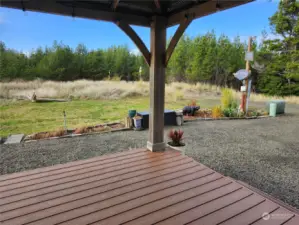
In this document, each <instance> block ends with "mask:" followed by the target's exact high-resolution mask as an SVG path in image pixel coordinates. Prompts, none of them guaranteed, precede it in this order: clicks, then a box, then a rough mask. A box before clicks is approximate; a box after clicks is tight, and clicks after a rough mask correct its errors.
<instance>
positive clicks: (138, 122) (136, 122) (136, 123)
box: [134, 119, 142, 128]
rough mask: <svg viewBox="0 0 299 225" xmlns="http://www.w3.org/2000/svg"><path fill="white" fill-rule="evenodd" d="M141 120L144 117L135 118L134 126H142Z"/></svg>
mask: <svg viewBox="0 0 299 225" xmlns="http://www.w3.org/2000/svg"><path fill="white" fill-rule="evenodd" d="M141 120H142V119H134V126H135V127H136V128H141Z"/></svg>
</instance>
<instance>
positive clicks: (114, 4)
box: [112, 0, 119, 11]
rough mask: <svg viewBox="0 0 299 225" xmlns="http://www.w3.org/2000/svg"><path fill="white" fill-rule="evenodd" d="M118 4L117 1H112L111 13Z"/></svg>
mask: <svg viewBox="0 0 299 225" xmlns="http://www.w3.org/2000/svg"><path fill="white" fill-rule="evenodd" d="M118 3H119V0H113V3H112V9H113V11H115V10H116V8H117V6H118Z"/></svg>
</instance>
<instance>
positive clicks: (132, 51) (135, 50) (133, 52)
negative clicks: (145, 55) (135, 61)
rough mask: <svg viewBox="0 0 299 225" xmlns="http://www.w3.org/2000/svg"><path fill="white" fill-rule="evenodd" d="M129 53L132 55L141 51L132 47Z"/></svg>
mask: <svg viewBox="0 0 299 225" xmlns="http://www.w3.org/2000/svg"><path fill="white" fill-rule="evenodd" d="M130 54H132V55H140V54H141V53H140V51H139V49H138V48H134V49H132V50H131V51H130Z"/></svg>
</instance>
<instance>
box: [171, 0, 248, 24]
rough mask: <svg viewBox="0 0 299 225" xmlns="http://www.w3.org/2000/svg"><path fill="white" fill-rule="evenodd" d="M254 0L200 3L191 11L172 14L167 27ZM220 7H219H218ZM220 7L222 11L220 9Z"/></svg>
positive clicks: (190, 9) (211, 0)
mask: <svg viewBox="0 0 299 225" xmlns="http://www.w3.org/2000/svg"><path fill="white" fill-rule="evenodd" d="M252 1H254V0H245V1H244V0H243V1H241V0H227V1H219V2H218V1H213V0H210V1H208V2H206V3H199V4H197V5H195V6H193V7H191V8H189V9H186V10H183V11H181V12H178V13H175V14H172V15H170V16H169V17H168V22H167V27H170V26H174V25H177V24H180V23H181V21H183V20H184V18H185V17H186V15H187V16H193V17H194V19H196V18H200V17H204V16H207V15H210V14H213V13H215V12H217V11H219V10H225V9H229V8H233V7H236V6H239V5H243V4H246V3H248V2H252ZM217 6H218V7H217ZM219 6H220V9H219Z"/></svg>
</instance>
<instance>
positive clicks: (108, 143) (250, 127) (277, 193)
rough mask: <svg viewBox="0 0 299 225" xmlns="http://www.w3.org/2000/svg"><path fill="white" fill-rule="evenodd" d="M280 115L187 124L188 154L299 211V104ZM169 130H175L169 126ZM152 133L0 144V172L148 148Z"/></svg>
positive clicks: (122, 133) (186, 140)
mask: <svg viewBox="0 0 299 225" xmlns="http://www.w3.org/2000/svg"><path fill="white" fill-rule="evenodd" d="M288 112H290V114H288V115H286V116H281V117H277V118H267V119H258V120H230V121H225V120H222V121H197V122H189V123H186V124H185V125H184V127H183V130H184V132H185V143H186V147H185V148H186V154H187V155H189V156H191V157H193V158H194V159H195V160H197V161H199V162H201V163H203V164H205V165H207V166H209V167H210V168H212V169H214V170H216V171H218V172H220V173H222V174H224V175H226V176H230V177H233V178H235V179H238V180H241V181H244V182H246V183H248V184H250V185H252V186H254V187H256V188H258V189H261V190H263V191H264V192H266V193H268V194H271V195H272V196H274V197H276V198H279V199H281V200H282V201H285V202H287V203H288V204H290V205H292V206H294V207H297V208H298V209H299V108H298V107H293V108H291V109H290V110H289V111H288ZM168 129H170V128H168ZM146 140H147V131H139V132H137V131H136V132H135V131H126V132H116V133H109V134H102V135H90V136H83V137H75V138H68V139H57V140H44V141H37V142H31V143H23V144H16V145H1V146H0V148H1V150H0V174H6V173H13V172H18V171H23V170H28V169H33V168H38V167H44V166H49V165H54V164H58V163H65V162H69V161H74V160H78V159H86V158H90V157H94V156H98V155H103V154H107V153H112V152H118V151H125V150H127V149H129V148H138V147H144V146H145V143H146Z"/></svg>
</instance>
